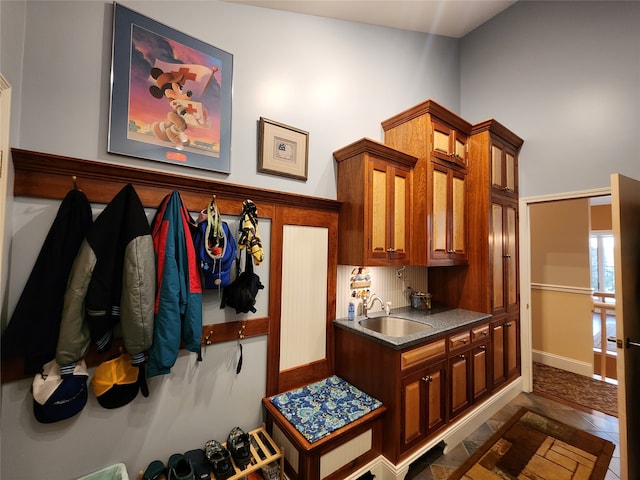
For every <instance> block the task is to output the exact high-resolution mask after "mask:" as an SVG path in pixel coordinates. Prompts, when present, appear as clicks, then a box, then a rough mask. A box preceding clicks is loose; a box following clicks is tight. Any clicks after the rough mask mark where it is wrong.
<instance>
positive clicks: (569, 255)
mask: <svg viewBox="0 0 640 480" xmlns="http://www.w3.org/2000/svg"><path fill="white" fill-rule="evenodd" d="M610 193H611V190H610V188H602V189H594V190H588V191H581V192H572V193H567V194H558V195H546V196H540V197H528V198H521V199H520V209H519V210H520V239H521V241H520V285H521V289H520V296H521V302H520V305H521V307H520V308H521V312H520V317H521V321H522V329H521V344H522V380H523V388H524V389H525V390H526V391H529V392H531V391H532V390H533V368H532V366H533V362H534V359H535V360H536V361H541V362H542V363H545V364H548V365H551V366H553V367H556V368H560V369H563V370H567V371H571V372H574V373H578V374H581V375H585V376H591V375H592V374H593V333H592V331H591V329H590V328H589V327H590V326H591V325H592V322H589V321H587V322H585V323H586V325H587V327H585V328H581V329H580V331H579V334H578V335H577V336H576V332H575V331H574V329H572V328H571V327H570V326H569V325H568V323H567V321H565V320H566V318H567V316H568V315H574V314H575V312H576V311H579V312H581V313H580V314H579V315H581V318H583V319H584V318H587V319H589V318H592V310H593V300H592V297H591V294H592V290H591V285H590V263H589V262H590V261H589V230H590V227H589V225H590V220H589V213H588V204H589V199H591V198H595V197H605V196H608V195H610ZM573 208H582V209H583V213H582V214H581V215H582V217H581V218H580V219H576V218H574V214H573V213H568V212H571V211H572V209H573ZM562 210H564V211H565V212H567V213H566V215H567V216H569V218H570V219H571V220H572V222H573V223H574V228H580V229H582V231H583V232H584V233H583V234H577V233H576V232H574V231H573V230H571V229H568V230H567V232H568V233H567V235H566V236H565V237H562V238H560V239H558V240H557V242H558V244H556V245H554V244H553V241H554V239H553V237H551V236H548V237H547V238H544V239H542V242H543V245H542V247H540V248H541V249H542V251H543V253H542V254H543V255H544V257H543V258H542V261H541V259H540V257H539V256H538V257H536V260H535V263H534V259H533V258H532V255H533V254H534V253H535V255H540V251H541V250H540V248H539V247H538V246H535V249H536V250H535V252H532V246H533V243H534V240H536V239H535V238H534V239H532V235H538V236H540V235H544V234H541V233H540V230H538V226H539V225H540V224H543V226H544V227H545V228H551V227H553V223H554V222H556V223H557V224H558V228H567V224H566V222H565V221H564V220H563V218H566V216H563V215H562V213H561V211H562ZM532 217H533V223H534V224H533V225H532ZM575 225H578V226H575ZM532 228H533V229H534V230H536V231H535V232H532ZM572 238H573V239H574V240H573V241H575V242H578V241H580V240H579V239H580V238H581V239H582V240H581V241H582V242H583V243H582V247H581V248H580V250H581V251H580V253H575V252H572V250H573V249H574V248H575V247H574V245H573V242H572V240H571V239H572ZM545 242H546V244H545ZM550 258H551V259H550ZM548 263H551V264H555V266H552V267H546V266H545V265H546V264H548ZM575 265H582V267H580V268H577V267H576V266H575ZM578 270H579V272H578ZM536 308H538V309H540V308H546V309H547V310H548V311H544V312H540V311H537V313H536V318H534V316H533V313H534V311H536ZM540 313H542V314H545V315H546V314H548V315H549V316H550V318H551V319H552V320H549V321H548V322H547V323H548V324H549V325H550V328H553V329H557V330H556V331H554V330H551V331H549V330H546V331H545V330H544V329H543V330H542V331H541V329H540V328H538V327H539V325H538V324H537V323H536V324H534V323H533V322H534V321H536V322H538V318H537V315H538V314H540ZM534 326H535V327H536V329H534ZM568 339H571V342H568V341H567V340H568ZM576 342H577V343H576ZM567 349H570V350H571V351H569V352H568V351H567Z"/></svg>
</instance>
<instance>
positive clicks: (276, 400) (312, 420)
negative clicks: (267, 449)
mask: <svg viewBox="0 0 640 480" xmlns="http://www.w3.org/2000/svg"><path fill="white" fill-rule="evenodd" d="M262 403H263V405H264V408H265V412H266V426H267V431H268V432H269V433H270V434H271V436H272V437H273V439H274V440H275V442H276V443H277V444H278V445H283V446H284V452H285V472H286V474H287V476H288V477H289V478H290V479H291V480H337V479H342V478H345V477H346V476H348V475H349V474H351V473H353V472H355V471H357V470H358V469H359V468H362V467H363V466H364V465H366V464H367V463H369V462H370V461H372V460H373V459H375V458H377V457H378V456H379V455H380V451H381V445H382V422H381V420H382V416H383V414H384V412H385V411H386V408H385V407H384V405H382V403H381V402H380V401H379V400H377V399H375V398H373V397H371V396H369V395H367V394H366V393H365V392H362V391H361V390H359V389H357V388H356V387H354V386H353V385H351V384H350V383H348V382H346V381H345V380H343V379H341V378H340V377H338V376H335V375H333V376H331V377H328V378H326V379H323V380H320V381H318V382H314V383H312V384H309V385H305V386H303V387H301V388H297V389H294V390H290V391H288V392H284V393H280V394H277V395H274V396H272V397H266V398H263V400H262Z"/></svg>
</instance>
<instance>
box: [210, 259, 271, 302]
mask: <svg viewBox="0 0 640 480" xmlns="http://www.w3.org/2000/svg"><path fill="white" fill-rule="evenodd" d="M251 258H252V255H251V254H250V253H248V252H246V250H245V267H244V271H243V272H242V273H241V274H240V275H238V278H236V279H235V281H234V282H233V283H231V284H230V285H228V286H227V287H225V288H224V290H223V291H222V301H221V302H220V308H224V307H226V306H229V307H233V308H235V309H236V313H248V312H252V313H256V309H255V307H254V305H255V304H256V295H257V294H258V291H259V290H262V289H263V288H264V285H263V284H262V282H260V277H259V276H258V275H256V274H255V273H254V272H253V261H252V259H251ZM237 261H239V259H238V260H237Z"/></svg>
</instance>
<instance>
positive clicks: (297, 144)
mask: <svg viewBox="0 0 640 480" xmlns="http://www.w3.org/2000/svg"><path fill="white" fill-rule="evenodd" d="M258 131H259V135H258V171H259V172H262V173H270V174H273V175H279V176H281V177H288V178H294V179H296V180H304V181H306V180H307V175H308V168H309V132H305V131H304V130H300V129H298V128H294V127H291V126H289V125H285V124H283V123H279V122H275V121H273V120H269V119H267V118H264V117H260V122H259V129H258Z"/></svg>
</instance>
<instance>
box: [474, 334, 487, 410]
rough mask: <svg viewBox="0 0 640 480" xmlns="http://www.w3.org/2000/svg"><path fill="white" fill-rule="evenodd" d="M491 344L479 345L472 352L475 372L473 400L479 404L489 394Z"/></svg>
mask: <svg viewBox="0 0 640 480" xmlns="http://www.w3.org/2000/svg"><path fill="white" fill-rule="evenodd" d="M488 346H489V343H488V342H487V343H484V344H482V345H478V346H477V347H475V348H474V349H473V350H472V351H471V367H472V371H473V376H472V388H471V398H472V400H473V402H474V403H475V402H477V401H478V400H480V399H481V398H482V397H484V396H485V395H486V394H487V393H488V392H489V358H488V356H489V355H488Z"/></svg>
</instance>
